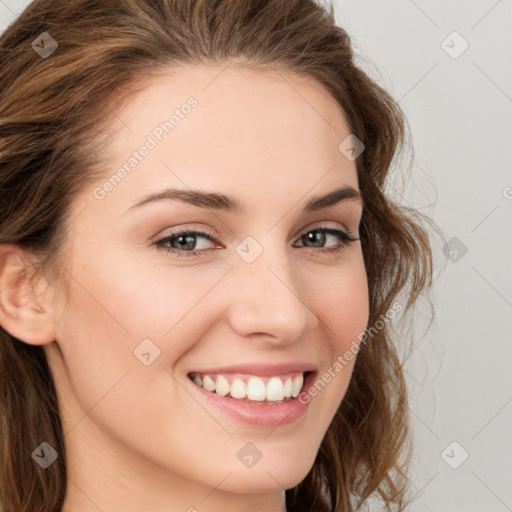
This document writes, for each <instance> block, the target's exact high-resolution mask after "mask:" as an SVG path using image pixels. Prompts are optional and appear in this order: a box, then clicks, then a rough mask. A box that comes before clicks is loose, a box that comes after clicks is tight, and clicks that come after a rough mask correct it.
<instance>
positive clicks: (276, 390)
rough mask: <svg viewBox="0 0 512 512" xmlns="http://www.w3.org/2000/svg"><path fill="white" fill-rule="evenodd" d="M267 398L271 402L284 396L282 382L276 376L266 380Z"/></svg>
mask: <svg viewBox="0 0 512 512" xmlns="http://www.w3.org/2000/svg"><path fill="white" fill-rule="evenodd" d="M266 397H267V400H271V401H272V402H274V401H276V400H282V399H283V398H284V389H283V382H282V381H281V379H279V378H278V377H272V378H271V379H270V380H269V381H268V382H267V395H266Z"/></svg>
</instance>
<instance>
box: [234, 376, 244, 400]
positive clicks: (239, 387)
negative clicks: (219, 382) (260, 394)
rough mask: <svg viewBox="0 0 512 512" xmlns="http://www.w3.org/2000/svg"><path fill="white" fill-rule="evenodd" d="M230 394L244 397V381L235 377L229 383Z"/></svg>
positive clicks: (235, 396)
mask: <svg viewBox="0 0 512 512" xmlns="http://www.w3.org/2000/svg"><path fill="white" fill-rule="evenodd" d="M230 393H231V396H232V397H233V398H245V397H246V395H247V386H246V385H245V382H244V381H243V380H241V379H235V380H234V381H233V382H232V383H231V391H230Z"/></svg>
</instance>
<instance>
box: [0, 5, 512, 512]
mask: <svg viewBox="0 0 512 512" xmlns="http://www.w3.org/2000/svg"><path fill="white" fill-rule="evenodd" d="M333 1H334V3H335V7H336V13H337V20H338V22H339V24H341V25H342V26H343V27H345V28H346V29H347V30H348V32H349V34H351V35H352V37H353V42H354V46H355V49H356V52H357V54H358V56H359V58H360V63H361V65H362V66H363V67H364V68H365V70H366V71H367V72H368V73H369V74H370V75H371V76H372V77H373V78H374V79H375V80H377V81H378V82H379V83H380V84H381V85H383V86H384V87H385V88H386V89H387V90H389V91H390V92H391V93H392V94H393V96H394V97H395V98H396V99H397V100H399V103H400V105H401V106H402V108H403V110H404V111H405V113H406V115H407V117H408V120H409V124H410V128H411V131H412V136H413V143H414V151H415V166H414V174H413V176H412V181H411V182H410V183H409V184H408V186H407V187H406V188H405V189H404V191H403V192H404V193H403V195H402V194H401V193H400V192H401V191H402V189H400V187H399V186H398V185H397V186H396V187H393V190H392V191H391V192H393V193H395V195H396V196H397V197H399V198H400V201H401V202H402V203H403V204H408V205H413V206H414V207H415V208H417V209H419V210H420V211H421V212H423V213H426V214H427V215H430V216H431V217H433V219H434V220H435V221H436V222H437V223H438V225H439V226H440V227H441V229H442V230H443V232H444V234H445V237H446V239H447V240H451V239H452V238H453V237H456V238H457V239H458V240H459V241H460V244H464V246H465V247H467V253H466V254H464V255H463V251H461V250H460V248H461V247H462V246H461V245H460V246H459V247H457V246H456V245H454V244H457V243H459V242H457V241H453V240H452V241H451V242H450V244H451V245H450V246H449V250H450V251H451V254H450V255H449V256H450V258H451V259H448V258H447V257H446V255H445V252H444V251H443V249H442V247H436V248H435V251H436V276H437V279H436V288H435V293H434V297H433V298H434V303H435V310H436V316H435V320H434V323H433V325H432V326H431V328H430V331H429V332H428V334H427V335H426V336H425V335H422V333H421V331H419V332H418V333H417V340H416V345H415V349H414V352H413V353H412V356H411V357H410V359H409V360H408V363H407V366H406V368H407V370H408V377H409V383H410V384H409V385H410V393H411V402H410V409H411V413H412V414H411V416H412V419H413V429H414V436H415V455H414V459H413V464H412V469H413V472H412V477H413V482H414V487H413V490H414V489H415V490H416V492H417V495H416V498H415V500H414V502H413V505H412V506H411V507H410V510H412V511H414V512H483V511H485V512H491V511H493V512H506V511H507V510H509V511H512V485H510V484H511V482H512V461H511V455H512V436H511V431H512V429H511V427H512V403H511V402H512V383H511V376H510V375H511V372H510V367H511V363H512V336H511V333H512V271H511V268H510V267H511V262H512V229H511V227H512V226H511V224H512V222H511V219H512V149H511V148H512V122H511V121H512V58H511V57H512V55H511V54H512V30H511V28H512V1H511V0H499V1H496V0H473V1H471V2H468V1H463V0H457V1H454V0H452V1H444V2H427V1H425V0H422V1H420V0H415V1H413V0H387V1H385V2H384V1H382V0H373V1H371V0H333ZM28 3H29V2H28V1H19V0H0V30H3V29H4V28H5V26H7V24H9V23H10V22H11V20H13V19H14V17H15V16H16V15H17V13H19V12H21V10H22V9H23V8H24V7H25V6H26V5H28ZM453 32H457V33H458V35H457V34H455V35H454V34H453ZM443 41H444V43H443ZM464 41H465V42H466V43H465V42H464ZM465 44H468V48H467V49H466V51H464V52H463V53H461V54H460V55H458V53H459V52H460V50H461V49H463V48H464V46H465ZM449 53H451V54H452V56H450V55H449ZM454 57H456V58H454ZM461 256H462V257H461ZM452 260H455V261H452ZM427 317H428V307H427V305H426V304H424V305H423V306H422V307H421V308H420V310H419V318H420V320H421V319H422V318H427ZM420 324H421V322H420ZM453 442H456V443H457V444H455V445H453V444H452V443H453ZM465 452H467V454H468V457H467V459H466V460H465V461H464V462H463V463H462V464H460V463H461V461H462V460H463V456H464V454H465ZM458 464H460V466H458ZM457 466H458V467H457ZM455 467H456V469H454V468H455Z"/></svg>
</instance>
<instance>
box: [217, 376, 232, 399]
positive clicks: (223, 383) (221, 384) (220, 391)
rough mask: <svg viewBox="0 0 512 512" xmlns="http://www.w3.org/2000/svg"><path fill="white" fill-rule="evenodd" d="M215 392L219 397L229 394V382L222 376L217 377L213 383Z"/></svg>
mask: <svg viewBox="0 0 512 512" xmlns="http://www.w3.org/2000/svg"><path fill="white" fill-rule="evenodd" d="M215 391H216V393H217V395H220V396H226V395H227V394H228V393H229V382H228V381H227V380H226V378H225V377H223V376H222V375H219V376H218V377H217V380H216V381H215Z"/></svg>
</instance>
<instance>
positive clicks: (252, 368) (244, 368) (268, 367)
mask: <svg viewBox="0 0 512 512" xmlns="http://www.w3.org/2000/svg"><path fill="white" fill-rule="evenodd" d="M316 370H317V367H316V366H315V365H314V364H312V363H302V362H296V363H274V364H268V363H250V364H238V365H233V366H222V367H221V366H217V367H215V368H213V367H212V368H201V369H197V370H193V371H191V372H189V373H248V374H251V375H260V376H261V377H265V376H271V375H280V374H284V373H292V372H314V371H316Z"/></svg>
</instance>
